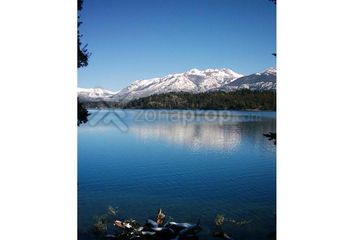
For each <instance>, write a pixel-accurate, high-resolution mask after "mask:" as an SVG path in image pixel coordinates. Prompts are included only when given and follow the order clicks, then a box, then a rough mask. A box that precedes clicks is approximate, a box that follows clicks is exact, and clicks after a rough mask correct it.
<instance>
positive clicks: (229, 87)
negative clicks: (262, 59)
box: [220, 68, 277, 91]
mask: <svg viewBox="0 0 354 240" xmlns="http://www.w3.org/2000/svg"><path fill="white" fill-rule="evenodd" d="M276 78H277V71H276V69H275V68H268V69H266V70H265V71H263V72H260V73H254V74H251V75H248V76H244V77H240V78H238V79H236V80H235V81H232V82H231V83H228V84H225V85H224V86H222V87H221V88H220V90H225V91H235V90H240V89H250V90H275V89H276V85H277V83H276Z"/></svg>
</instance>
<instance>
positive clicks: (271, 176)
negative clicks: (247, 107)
mask: <svg viewBox="0 0 354 240" xmlns="http://www.w3.org/2000/svg"><path fill="white" fill-rule="evenodd" d="M90 112H91V114H92V115H91V117H90V121H89V122H88V123H87V124H85V125H82V126H80V127H79V128H78V224H79V238H80V239H90V236H89V234H87V232H88V231H89V227H90V226H92V224H93V223H94V216H97V215H101V214H103V213H105V212H107V207H108V206H109V205H111V206H114V207H118V218H119V219H127V218H134V219H136V220H138V221H139V222H142V223H143V222H144V221H145V220H146V219H147V218H149V217H154V215H155V213H156V211H157V209H158V208H162V209H163V210H164V211H165V213H166V215H167V216H168V217H171V218H172V219H173V220H174V221H177V222H191V223H193V222H196V221H197V220H198V219H200V220H201V226H202V227H203V229H204V230H203V232H201V233H200V234H199V236H200V237H201V239H214V238H213V237H211V232H212V231H213V229H214V227H213V226H214V219H215V216H216V214H224V216H225V218H227V219H234V220H236V221H242V220H245V221H249V223H247V224H244V225H235V224H232V223H228V222H226V223H225V226H224V229H225V231H226V232H227V233H228V234H229V235H232V236H233V237H234V238H235V239H271V234H272V233H273V232H274V231H275V212H276V209H275V205H276V198H275V196H276V179H275V177H276V157H275V156H276V154H275V153H276V151H275V150H276V149H275V146H274V144H273V143H272V142H270V141H268V140H267V139H266V138H265V137H264V136H263V135H262V134H263V133H268V132H270V131H275V125H276V121H275V113H274V112H237V111H232V112H225V111H210V112H208V111H206V112H205V111H198V112H192V113H190V112H187V111H152V110H148V111H142V110H126V111H121V110H120V111H118V110H116V111H112V110H104V111H102V110H101V111H96V110H91V111H90ZM168 217H167V218H168Z"/></svg>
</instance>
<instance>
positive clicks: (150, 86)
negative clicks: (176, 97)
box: [113, 68, 243, 101]
mask: <svg viewBox="0 0 354 240" xmlns="http://www.w3.org/2000/svg"><path fill="white" fill-rule="evenodd" d="M242 76H243V75H242V74H239V73H236V72H234V71H232V70H230V69H226V68H223V69H206V70H198V69H195V68H194V69H191V70H189V71H187V72H184V73H175V74H169V75H167V76H165V77H162V78H152V79H147V80H138V81H135V82H133V83H132V84H130V85H129V86H128V87H126V88H123V89H122V90H121V91H119V92H118V93H117V94H115V95H114V96H113V98H114V99H116V100H124V101H129V100H132V99H136V98H141V97H147V96H150V95H153V94H161V93H168V92H192V93H199V92H206V91H209V90H213V89H217V88H220V87H221V86H224V85H225V84H228V83H231V82H232V81H234V80H236V79H238V78H240V77H242Z"/></svg>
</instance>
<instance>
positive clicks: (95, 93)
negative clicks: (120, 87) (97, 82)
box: [77, 88, 117, 101]
mask: <svg viewBox="0 0 354 240" xmlns="http://www.w3.org/2000/svg"><path fill="white" fill-rule="evenodd" d="M116 93H117V92H112V91H109V90H106V89H103V88H78V89H77V95H78V97H79V99H80V100H83V101H89V100H103V99H109V98H111V97H112V96H113V95H115V94H116Z"/></svg>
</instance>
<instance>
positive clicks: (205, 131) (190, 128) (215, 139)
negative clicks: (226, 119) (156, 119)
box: [129, 123, 241, 150]
mask: <svg viewBox="0 0 354 240" xmlns="http://www.w3.org/2000/svg"><path fill="white" fill-rule="evenodd" d="M129 132H131V133H133V134H134V135H136V136H138V137H139V138H140V139H149V138H155V139H158V140H165V141H169V142H171V143H173V144H179V145H183V146H187V147H189V148H192V149H201V148H212V149H215V150H230V149H233V148H236V147H237V146H238V145H239V144H240V142H241V134H240V127H239V126H237V125H218V124H212V123H210V124H207V123H202V124H198V123H194V124H167V123H166V124H139V125H138V124H135V125H132V126H130V128H129Z"/></svg>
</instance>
